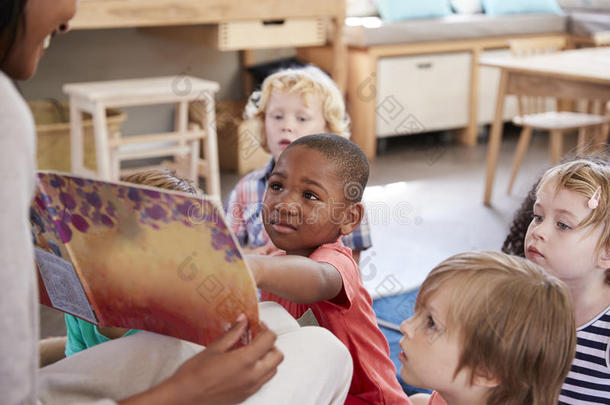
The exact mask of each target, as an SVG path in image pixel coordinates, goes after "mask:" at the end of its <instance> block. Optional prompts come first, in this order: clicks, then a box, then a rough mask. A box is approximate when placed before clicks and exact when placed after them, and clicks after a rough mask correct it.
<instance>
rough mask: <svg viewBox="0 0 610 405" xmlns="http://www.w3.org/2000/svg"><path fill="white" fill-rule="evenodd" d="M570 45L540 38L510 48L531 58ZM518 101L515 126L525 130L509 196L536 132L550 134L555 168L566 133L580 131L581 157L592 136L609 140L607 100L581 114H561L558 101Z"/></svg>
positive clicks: (562, 40) (517, 42) (513, 43)
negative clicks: (605, 111) (604, 109)
mask: <svg viewBox="0 0 610 405" xmlns="http://www.w3.org/2000/svg"><path fill="white" fill-rule="evenodd" d="M566 42H567V41H566V39H565V38H540V39H520V40H514V41H510V43H509V44H510V49H511V52H512V53H513V55H514V56H516V57H528V56H534V55H540V54H545V53H550V52H557V51H560V50H562V49H564V48H565V46H566ZM517 99H518V111H519V115H518V116H517V117H515V118H513V124H515V125H517V126H520V127H522V130H521V134H520V136H519V141H518V142H517V149H516V152H515V158H514V161H513V166H512V169H511V174H510V181H509V183H508V190H507V192H508V194H510V193H511V190H512V188H513V184H514V182H515V179H516V177H517V172H518V171H519V167H520V166H521V163H522V162H523V157H524V156H525V152H526V151H527V148H528V146H529V142H530V139H531V137H532V132H533V131H534V130H542V131H549V132H550V138H549V151H550V155H551V162H552V163H553V164H557V163H558V162H559V161H560V160H561V157H562V155H563V134H564V133H566V132H570V131H578V134H579V137H578V146H577V152H578V153H583V152H584V151H585V149H586V148H587V142H589V138H588V135H589V134H590V133H592V134H594V139H595V142H601V141H603V142H605V140H604V139H607V130H608V126H607V123H608V122H609V120H608V118H607V117H605V116H604V112H601V107H599V106H602V105H605V102H606V100H603V101H602V100H593V101H587V105H588V107H587V112H584V113H581V112H572V111H557V110H558V106H557V100H554V99H549V98H547V97H529V96H528V97H525V96H518V97H517ZM596 111H597V113H596ZM604 131H605V132H606V134H605V135H604ZM604 137H605V138H604Z"/></svg>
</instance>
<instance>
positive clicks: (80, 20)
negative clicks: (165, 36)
mask: <svg viewBox="0 0 610 405" xmlns="http://www.w3.org/2000/svg"><path fill="white" fill-rule="evenodd" d="M307 18H327V19H329V20H330V23H331V25H332V27H331V30H330V31H331V32H333V35H332V38H331V40H330V43H331V45H332V50H333V52H332V57H331V58H332V69H331V71H330V73H331V75H332V77H333V79H334V80H335V82H336V83H337V85H338V86H339V88H341V89H345V83H346V80H347V70H346V63H345V60H346V58H347V48H346V46H345V43H344V41H343V34H342V33H343V23H344V20H345V0H307V1H287V0H257V1H252V0H80V2H79V6H78V11H77V13H76V16H75V17H74V19H73V20H72V22H71V27H72V28H73V29H77V30H78V29H100V28H132V27H162V26H177V25H208V24H211V25H214V24H221V23H234V22H247V21H261V20H264V21H271V22H281V21H283V20H285V19H307ZM251 39H252V41H253V42H252V44H251V45H252V46H245V47H244V48H243V49H244V53H245V55H244V59H248V58H250V55H249V54H248V52H247V50H248V49H252V48H257V47H263V46H262V45H263V44H260V39H258V38H256V37H253V38H251ZM289 39H290V38H287V40H289ZM244 62H245V63H246V64H248V60H245V61H244Z"/></svg>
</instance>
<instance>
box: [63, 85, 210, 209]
mask: <svg viewBox="0 0 610 405" xmlns="http://www.w3.org/2000/svg"><path fill="white" fill-rule="evenodd" d="M218 89H219V86H218V83H215V82H211V81H207V80H202V79H198V78H195V77H189V76H176V77H156V78H148V79H134V80H115V81H103V82H91V83H71V84H66V85H64V87H63V90H64V92H65V93H67V94H68V95H69V96H70V138H71V162H72V171H73V172H74V173H76V174H81V175H84V176H89V177H96V178H99V179H102V180H114V181H116V180H119V178H120V176H121V175H124V174H128V173H129V172H130V171H133V169H131V170H129V169H127V170H126V169H121V162H123V161H126V160H135V159H149V158H163V157H173V158H174V161H173V162H171V163H167V162H166V163H164V164H162V166H165V167H170V168H173V169H175V170H176V172H177V174H178V175H179V176H182V177H187V178H189V179H191V180H193V181H195V182H196V183H198V180H199V176H202V177H205V180H206V193H207V194H208V195H211V196H214V197H217V198H218V199H220V176H219V170H218V147H217V140H216V119H215V107H214V96H215V93H216V92H217V91H218ZM194 101H200V103H199V104H198V105H199V106H200V108H201V109H202V111H201V113H200V114H201V115H202V116H203V117H204V119H202V120H201V122H202V124H203V126H201V127H199V126H189V125H188V110H189V103H192V102H194ZM153 104H173V105H175V106H176V109H175V127H174V131H173V132H169V133H159V134H150V135H138V136H129V137H122V136H121V134H120V133H110V134H109V133H108V130H107V126H106V109H107V108H111V107H132V106H146V105H153ZM82 112H88V113H90V114H91V115H92V116H93V122H94V138H95V152H96V159H97V170H96V171H91V170H88V169H86V168H85V166H84V163H83V131H82ZM202 143H204V148H203V158H201V157H200V152H201V149H202ZM147 168H148V167H147ZM140 169H141V168H140Z"/></svg>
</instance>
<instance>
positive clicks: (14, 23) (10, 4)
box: [0, 0, 28, 69]
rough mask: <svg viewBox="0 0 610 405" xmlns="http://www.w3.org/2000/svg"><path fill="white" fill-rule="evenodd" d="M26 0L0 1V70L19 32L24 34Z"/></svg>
mask: <svg viewBox="0 0 610 405" xmlns="http://www.w3.org/2000/svg"><path fill="white" fill-rule="evenodd" d="M27 1H28V0H0V69H1V68H2V66H4V63H5V62H6V59H7V58H8V55H10V53H11V51H12V49H13V47H14V46H15V41H16V40H17V35H18V34H19V31H20V30H21V32H25V4H26V3H27Z"/></svg>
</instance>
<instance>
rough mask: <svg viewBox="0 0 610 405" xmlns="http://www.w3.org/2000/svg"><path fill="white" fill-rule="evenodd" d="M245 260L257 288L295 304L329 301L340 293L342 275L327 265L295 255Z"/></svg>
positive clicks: (249, 257) (257, 257)
mask: <svg viewBox="0 0 610 405" xmlns="http://www.w3.org/2000/svg"><path fill="white" fill-rule="evenodd" d="M245 259H246V262H247V263H248V265H249V266H250V269H251V270H252V273H253V274H254V280H255V281H256V285H257V286H258V288H260V289H262V290H265V291H268V292H270V293H273V294H275V295H277V296H278V297H282V298H284V299H287V300H289V301H292V302H296V303H297V304H311V303H314V302H319V301H328V300H332V299H333V298H335V297H336V296H337V295H339V293H340V292H341V290H342V289H343V280H342V278H341V275H340V274H339V272H338V271H337V269H335V268H334V267H333V266H331V265H330V264H328V263H320V262H316V261H315V260H311V259H309V258H307V257H303V256H296V255H286V256H260V255H246V256H245Z"/></svg>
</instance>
